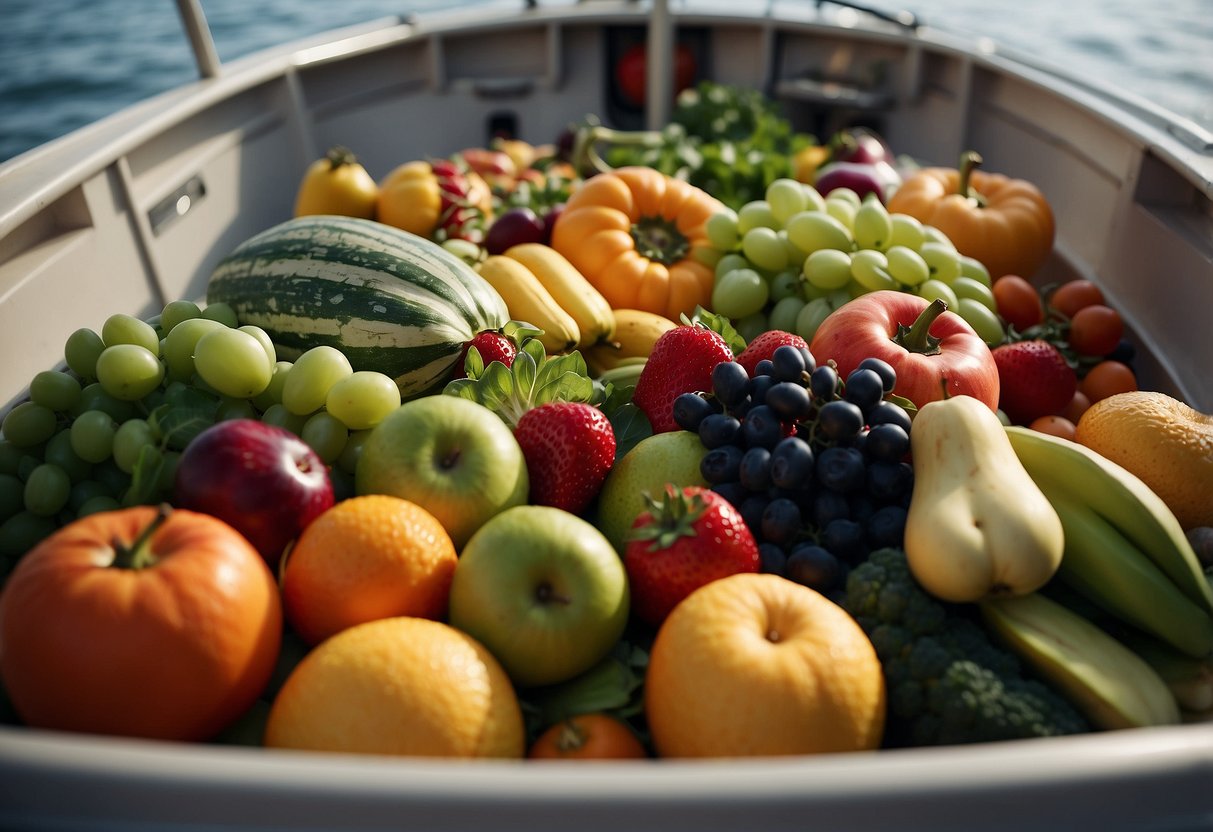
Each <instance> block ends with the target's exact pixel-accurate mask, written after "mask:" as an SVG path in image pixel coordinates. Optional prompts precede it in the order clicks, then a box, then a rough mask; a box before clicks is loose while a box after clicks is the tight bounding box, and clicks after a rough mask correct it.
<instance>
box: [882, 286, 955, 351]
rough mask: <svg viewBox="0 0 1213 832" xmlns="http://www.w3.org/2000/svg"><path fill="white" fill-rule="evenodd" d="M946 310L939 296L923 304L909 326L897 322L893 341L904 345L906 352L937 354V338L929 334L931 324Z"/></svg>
mask: <svg viewBox="0 0 1213 832" xmlns="http://www.w3.org/2000/svg"><path fill="white" fill-rule="evenodd" d="M947 310H948V304H947V303H945V302H944V301H943V300H941V299H939V298H935V300H933V301H931V302H930V303H929V304H928V305H926V306H924V307H923V309H922V312H920V313H918V317H917V318H915V319H914V323H913V324H912V325H910V326H906V325H905V324H902V323H899V324H898V325H897V333H896V334H895V335H894V336H893V341H894V342H895V343H897V344H899V345H900V346H902V347H904V348H905V349H906V350H907V351H908V352H916V353H920V354H922V355H939V353H940V352H942V350H940V348H939V340H940V339H938V338H936V337H935V336H934V335H932V334H931V324H933V323H935V319H936V318H938V317H939V316H940V315H942V314H943V313H944V312H946V311H947Z"/></svg>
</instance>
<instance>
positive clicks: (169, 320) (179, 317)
mask: <svg viewBox="0 0 1213 832" xmlns="http://www.w3.org/2000/svg"><path fill="white" fill-rule="evenodd" d="M201 317H202V309H201V308H200V307H199V306H198V304H196V303H194V302H193V301H192V300H171V301H169V302H168V303H166V304H165V305H164V309H162V310H161V311H160V329H162V330H163V331H164V332H165V333H169V332H172V331H173V327H175V326H176V325H177V324H179V323H181V322H182V321H189V320H193V319H194V318H201Z"/></svg>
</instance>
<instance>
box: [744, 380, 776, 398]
mask: <svg viewBox="0 0 1213 832" xmlns="http://www.w3.org/2000/svg"><path fill="white" fill-rule="evenodd" d="M774 385H775V379H773V378H771V377H770V376H754V377H753V378H752V379H750V383H749V384H748V385H746V392H747V393H749V395H750V401H751V402H753V403H754V404H766V401H767V391H768V390H770V389H771V387H773V386H774Z"/></svg>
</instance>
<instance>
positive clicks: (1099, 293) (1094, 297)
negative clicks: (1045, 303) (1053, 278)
mask: <svg viewBox="0 0 1213 832" xmlns="http://www.w3.org/2000/svg"><path fill="white" fill-rule="evenodd" d="M1102 303H1104V296H1103V290H1102V289H1100V288H1099V287H1098V286H1097V285H1095V284H1094V283H1092V282H1091V281H1089V280H1071V281H1069V282H1068V283H1063V284H1061V285H1060V286H1058V287H1057V289H1056V290H1054V292H1053V294H1052V295H1050V296H1049V305H1050V306H1052V307H1053V308H1054V309H1056V310H1057V311H1058V312H1060V313H1061V314H1063V315H1065V316H1066V317H1067V318H1073V317H1074V313H1076V312H1077V311H1078V310H1079V309H1082V308H1083V307H1086V306H1094V305H1095V304H1102Z"/></svg>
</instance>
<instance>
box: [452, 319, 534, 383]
mask: <svg viewBox="0 0 1213 832" xmlns="http://www.w3.org/2000/svg"><path fill="white" fill-rule="evenodd" d="M472 347H475V348H476V351H477V352H479V353H480V359H481V361H483V362H484V366H486V367H487V366H488V365H489V364H491V363H493V362H494V361H500V362H501V363H502V364H504V365H505V366H507V367H509V366H511V365H512V364H513V363H514V356H516V355H518V344H517V342H516V341H515V340H514V339H513V338H511V337H510V336H508V335H506V334H504V333H502V332H498V331H497V330H495V329H486V330H485V331H484V332H481V333H479V334H478V335H476V336H475V337H474V338H472V340H470V341H468V342H467V343H466V344H464V345H463V352H461V353H459V361H458V362H456V364H455V371H454V372H453V373H452V374H451V378H467V369H466V362H467V356H468V350H470V349H471V348H472Z"/></svg>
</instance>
